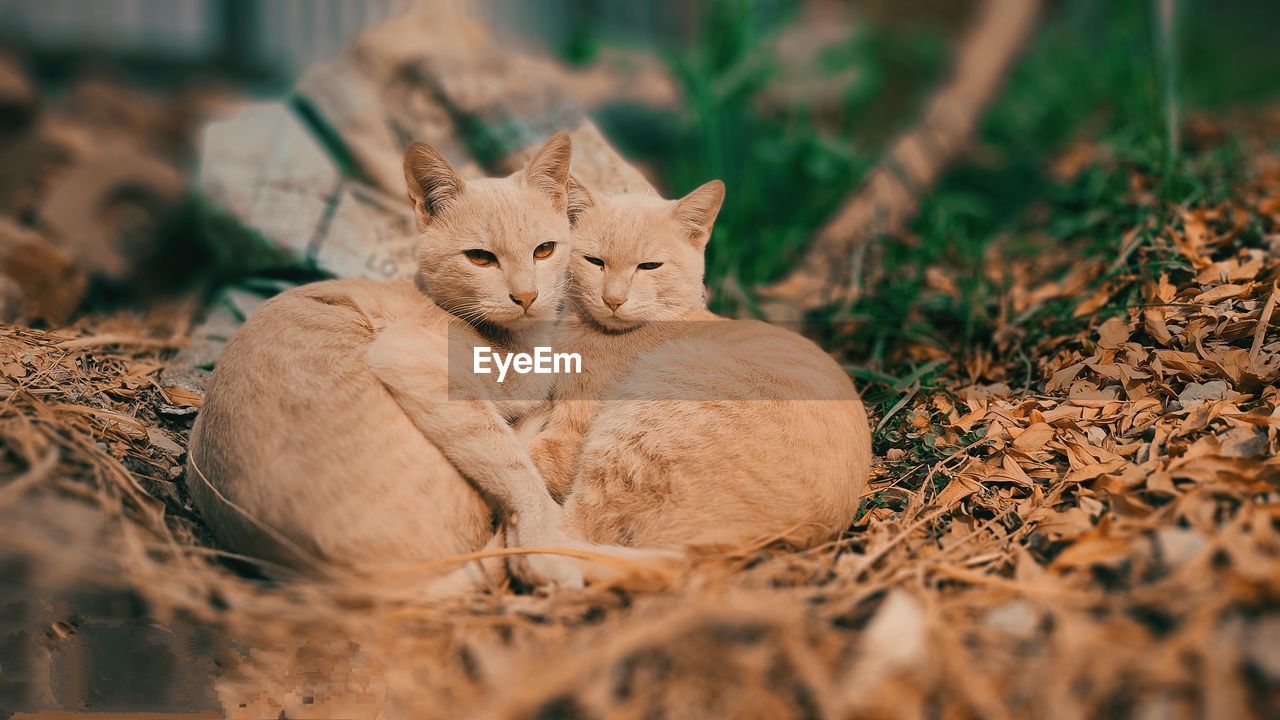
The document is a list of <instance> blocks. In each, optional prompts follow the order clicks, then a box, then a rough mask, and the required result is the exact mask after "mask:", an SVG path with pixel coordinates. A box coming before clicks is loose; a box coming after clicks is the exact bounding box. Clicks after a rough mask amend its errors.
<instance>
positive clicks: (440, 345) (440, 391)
mask: <svg viewBox="0 0 1280 720" xmlns="http://www.w3.org/2000/svg"><path fill="white" fill-rule="evenodd" d="M569 153H570V142H569V138H568V136H567V135H564V134H560V135H557V136H555V137H553V138H551V140H550V141H548V142H547V143H546V144H545V145H544V146H543V147H542V148H541V149H540V150H538V151H537V152H536V153H535V154H534V156H533V157H532V159H531V160H530V161H529V163H528V165H527V167H525V168H524V169H523V170H522V171H519V172H517V173H515V174H513V175H511V176H509V177H506V178H500V179H498V178H487V179H480V180H469V181H466V182H464V181H463V180H462V178H461V177H459V175H458V173H457V172H456V171H455V170H454V169H453V167H451V166H450V164H449V163H448V161H447V160H446V159H445V158H444V157H443V156H441V155H440V154H439V153H438V152H437V151H435V150H434V149H432V148H431V147H429V146H427V145H425V144H422V143H415V144H414V145H412V146H410V148H409V149H408V151H407V152H406V155H405V177H406V182H407V184H408V189H409V198H410V201H411V202H412V204H413V207H414V211H415V214H416V217H417V222H418V227H419V231H420V236H421V237H420V250H419V253H420V257H419V259H420V265H419V272H418V275H417V278H416V282H409V281H406V282H400V283H378V282H372V281H368V280H331V281H324V282H317V283H312V284H309V285H304V286H301V287H298V288H295V289H293V290H289V291H287V292H285V293H282V294H281V295H279V296H277V297H275V298H273V299H272V300H270V301H268V302H267V303H266V304H265V305H263V307H262V308H261V309H260V310H258V311H257V312H256V313H254V314H253V315H252V316H251V317H250V318H249V319H248V320H247V322H246V323H245V324H244V326H243V327H242V328H241V329H240V331H239V332H238V333H237V334H236V335H235V337H233V338H232V339H231V341H230V342H229V343H228V344H227V346H226V349H225V351H224V353H223V354H222V356H221V358H220V360H219V363H218V366H217V368H216V370H215V371H214V373H213V376H212V377H211V379H210V383H209V387H208V392H207V394H206V396H205V403H204V407H203V409H202V411H201V413H200V416H199V418H198V420H197V422H196V424H195V427H194V429H193V431H192V435H191V446H190V453H189V465H188V473H187V482H188V486H189V488H190V491H191V496H192V498H193V499H194V501H195V504H196V505H197V507H198V508H199V510H200V511H201V513H202V515H203V516H204V518H205V519H206V521H207V522H208V524H209V526H210V528H211V529H212V530H213V532H214V534H215V536H216V537H217V539H218V540H219V542H220V543H221V544H222V545H224V546H225V547H227V548H228V549H230V550H233V551H236V552H239V553H243V554H246V555H250V556H253V557H255V558H262V559H265V560H267V561H270V562H272V563H274V564H277V565H282V566H285V567H287V568H290V569H293V570H295V571H301V572H305V573H312V574H320V575H342V574H344V573H345V574H356V575H359V576H363V577H373V576H377V575H379V574H382V573H388V572H392V571H399V570H403V569H405V568H414V567H425V568H430V567H432V566H433V563H438V562H439V561H441V560H442V559H445V558H449V557H452V556H456V555H460V554H464V553H470V552H474V551H478V550H481V549H482V548H485V547H486V546H492V545H493V544H494V542H495V530H496V528H497V525H498V523H499V522H500V521H503V520H507V519H509V520H511V526H510V527H511V528H512V530H511V532H510V533H509V535H508V537H509V538H510V539H511V541H513V542H514V543H515V544H517V545H520V546H539V547H549V546H563V545H567V544H569V542H570V541H569V540H568V538H566V537H565V536H564V535H563V533H562V532H561V531H560V529H559V522H558V518H559V515H560V512H561V510H560V508H559V506H558V505H557V504H556V503H555V501H554V500H553V499H552V497H551V495H550V494H549V493H548V491H547V489H546V485H545V484H544V482H543V480H542V478H541V477H540V476H539V474H538V473H537V471H536V469H535V468H534V466H533V464H532V462H531V460H530V458H529V456H528V454H527V452H526V451H525V449H524V448H523V446H522V445H521V444H520V443H519V441H518V440H517V437H516V435H515V434H514V432H513V431H512V428H511V426H510V424H509V423H510V421H512V420H513V419H515V418H516V417H518V416H519V414H520V413H521V412H522V411H523V409H524V408H526V407H528V403H525V402H517V401H515V400H513V398H517V397H518V398H527V397H531V396H538V395H542V394H545V388H539V387H534V386H532V384H536V383H549V381H550V379H549V378H547V377H545V376H539V375H528V376H520V377H516V378H513V379H512V380H511V381H510V382H508V383H505V384H504V385H502V386H499V387H498V389H497V390H496V391H495V390H494V386H491V385H490V386H486V387H482V388H478V387H468V386H466V381H467V376H466V375H465V374H453V375H452V376H451V375H450V373H448V372H447V356H448V348H449V343H450V334H451V333H463V334H467V333H471V334H474V337H472V338H470V339H471V340H472V341H475V342H483V343H484V344H487V345H490V346H493V347H495V348H497V349H500V350H508V351H521V350H527V349H528V348H530V347H532V346H534V345H536V344H539V343H541V344H546V343H547V339H546V338H545V337H544V336H545V335H546V334H547V333H549V332H551V328H552V326H553V323H552V322H550V321H552V320H553V319H554V318H555V317H556V314H557V312H558V310H559V307H560V300H561V295H562V292H563V287H564V282H563V280H564V275H565V270H566V266H567V264H568V262H569V252H568V249H569V246H570V223H569V217H568V210H569V208H568V198H567V186H568V172H569ZM451 327H452V329H451ZM451 383H452V384H451ZM504 392H505V393H507V394H506V395H504V394H502V393H504ZM451 393H452V395H451ZM459 397H463V398H468V399H459ZM456 567H457V566H453V567H444V568H441V570H442V573H443V571H444V570H453V569H454V568H456ZM468 567H469V568H473V566H468ZM523 567H525V568H526V569H527V571H528V572H529V573H530V574H531V577H530V578H528V579H529V580H530V581H532V582H535V583H537V584H547V585H558V586H572V585H578V584H581V583H582V574H581V571H580V569H579V567H578V566H577V565H575V564H574V563H573V562H571V561H570V560H568V559H566V558H564V557H561V556H557V555H554V554H538V555H533V556H530V557H528V558H527V559H526V561H525V563H524V565H523ZM499 570H500V568H499ZM468 572H477V571H476V570H474V569H471V570H469V571H468ZM449 577H451V578H454V579H455V580H456V579H457V578H456V576H449ZM452 581H453V580H442V581H441V582H444V583H446V584H448V583H449V582H452ZM463 581H464V584H466V583H471V582H474V581H475V578H474V577H467V578H463Z"/></svg>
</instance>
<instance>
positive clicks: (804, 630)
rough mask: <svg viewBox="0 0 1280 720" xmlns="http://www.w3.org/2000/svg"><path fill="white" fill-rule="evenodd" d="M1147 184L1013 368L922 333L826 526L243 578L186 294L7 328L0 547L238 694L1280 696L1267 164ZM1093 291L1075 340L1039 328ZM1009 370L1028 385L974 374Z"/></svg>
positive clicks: (723, 704) (1093, 699)
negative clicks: (1201, 179) (171, 643)
mask: <svg viewBox="0 0 1280 720" xmlns="http://www.w3.org/2000/svg"><path fill="white" fill-rule="evenodd" d="M1132 194H1133V197H1132V198H1131V201H1132V202H1133V203H1134V204H1135V206H1137V207H1144V208H1146V209H1147V211H1148V212H1147V217H1148V218H1149V224H1147V225H1143V226H1142V227H1141V228H1135V232H1134V233H1133V234H1132V236H1131V237H1130V238H1129V240H1128V241H1126V242H1125V243H1123V244H1122V245H1121V247H1120V249H1119V251H1118V254H1117V256H1116V257H1114V258H1111V259H1110V260H1109V261H1108V262H1104V263H1101V264H1099V265H1091V264H1080V263H1078V262H1077V263H1076V264H1077V265H1078V267H1077V269H1076V271H1075V272H1069V273H1067V274H1066V275H1061V274H1059V273H1056V272H1054V267H1055V262H1058V261H1060V260H1063V259H1064V258H1065V259H1066V260H1070V259H1071V258H1070V256H1069V255H1064V254H1058V255H1054V254H1050V255H1048V256H1045V257H1043V258H1040V259H1038V260H1035V261H1032V262H1028V263H1024V264H1023V265H1019V266H1016V267H1013V268H1010V270H1009V271H1010V272H1011V273H1012V274H1014V275H1015V276H1017V277H1018V278H1019V282H1018V283H1017V284H1016V285H1015V287H1014V289H1013V290H1012V291H1011V293H1010V294H1009V296H1008V297H1007V298H1005V299H1004V302H1006V303H1007V306H1008V309H1009V313H1008V317H1009V320H1008V324H1007V327H1005V328H1004V329H1003V330H1002V335H1001V339H1000V342H1002V343H1005V344H1006V345H1009V346H1016V345H1018V344H1019V343H1025V344H1026V347H1025V353H1024V354H1023V356H1024V357H1025V358H1026V360H1025V364H1017V365H1015V366H1012V367H1009V368H1003V369H1001V372H999V373H993V372H992V368H991V367H989V365H990V363H991V362H992V361H991V359H990V358H989V357H984V356H982V355H981V354H978V355H974V354H969V355H966V356H965V357H964V360H963V361H956V357H957V356H959V355H960V353H959V352H958V351H957V350H956V349H952V348H915V349H911V350H910V352H913V353H917V354H918V355H919V357H920V358H921V359H928V358H930V357H934V356H937V357H941V358H943V359H944V360H947V361H948V363H949V364H948V366H947V367H948V370H947V371H946V373H944V375H943V376H942V379H941V380H940V381H939V382H938V383H935V384H933V385H930V386H929V387H928V388H927V389H917V390H911V391H909V392H908V393H907V394H906V395H904V400H903V401H902V402H900V403H897V404H895V408H894V411H893V412H894V418H893V420H894V422H895V423H898V424H899V427H901V428H902V431H901V432H900V433H895V434H892V435H888V436H885V437H887V438H890V439H887V440H885V441H882V442H881V445H880V447H879V448H878V451H879V452H880V454H881V455H882V457H883V458H884V461H883V463H882V465H881V467H880V468H879V470H878V479H877V481H876V484H875V488H874V495H873V496H872V497H871V498H869V502H868V506H867V512H866V513H865V515H864V516H863V518H862V520H861V521H860V523H859V524H858V525H857V526H856V527H854V528H852V529H850V531H849V532H848V533H846V534H845V535H844V536H843V537H842V538H840V539H839V540H838V541H837V542H833V543H831V544H828V545H825V546H823V547H819V548H815V549H812V550H809V551H805V552H798V553H796V552H786V551H783V550H781V549H776V548H770V547H762V548H754V549H749V550H744V551H743V552H741V553H738V554H735V555H722V556H716V557H706V558H700V559H698V560H696V561H694V562H692V564H691V567H690V568H689V570H688V571H687V572H686V573H683V574H681V575H680V576H678V577H675V578H668V579H665V580H664V579H662V578H654V577H648V578H644V579H643V580H644V581H645V582H643V583H638V584H637V585H636V586H627V587H615V588H590V589H586V590H582V591H574V592H563V593H559V594H557V595H554V596H551V597H533V596H527V595H518V594H514V593H512V592H510V591H508V590H503V591H500V592H495V593H493V594H490V595H485V596H479V597H473V598H467V599H460V600H457V601H454V602H449V603H442V604H432V605H424V604H421V603H414V602H410V601H403V600H390V599H388V598H389V597H392V596H394V594H395V593H390V592H385V590H386V588H384V589H383V590H382V591H378V590H376V589H372V588H352V587H335V586H322V585H316V584H304V583H291V584H287V585H280V584H272V583H269V582H265V581H261V580H254V579H250V578H247V577H245V576H243V575H240V574H236V573H235V572H233V571H232V570H231V569H229V566H228V565H227V564H226V563H224V562H222V561H221V560H220V559H219V557H218V555H219V553H217V552H216V551H215V550H214V549H213V548H212V547H211V546H210V545H209V544H208V543H207V541H206V540H207V539H206V538H205V537H204V533H203V530H202V529H201V527H200V525H199V521H198V518H196V517H195V515H194V514H193V513H192V511H191V509H190V506H189V505H188V504H187V502H186V499H185V496H184V493H183V490H182V486H181V482H180V481H179V474H180V472H181V470H180V464H181V463H180V455H181V452H182V445H183V444H184V441H185V434H186V428H187V425H188V424H189V420H190V415H189V414H184V412H185V411H184V410H183V409H182V408H175V407H174V406H172V405H170V402H171V401H176V400H178V398H174V397H172V396H166V395H165V393H164V392H163V391H162V390H161V388H160V387H159V386H158V381H157V378H158V372H159V370H160V369H161V367H162V365H163V363H164V361H165V358H166V357H168V354H169V352H170V351H171V349H172V348H173V347H174V346H176V345H178V344H180V342H181V340H180V338H182V337H183V335H184V334H185V332H186V328H185V326H184V325H183V323H182V322H181V321H180V320H166V317H179V318H180V317H184V316H185V315H184V314H183V313H181V312H172V313H168V314H167V315H166V314H165V313H157V314H154V315H152V316H151V317H150V318H149V320H148V324H147V325H146V326H144V325H143V324H141V323H139V322H137V321H132V320H128V319H108V318H97V317H91V318H88V319H86V320H84V321H83V322H82V323H80V324H79V325H77V326H76V327H74V328H70V329H67V330H59V331H53V332H43V331H36V330H30V329H26V328H21V327H13V326H6V327H4V328H3V329H0V371H2V372H3V377H4V381H3V384H2V385H0V448H2V449H3V454H2V455H0V477H3V478H4V480H3V484H0V513H2V514H3V517H4V524H3V526H0V543H3V547H5V548H7V549H8V550H9V551H10V552H12V553H13V554H14V555H17V556H21V557H26V558H29V559H31V560H32V562H31V565H32V566H33V568H34V569H33V570H32V571H31V573H30V574H29V576H28V578H27V580H26V582H28V583H29V584H30V586H31V587H32V589H33V592H36V591H39V592H43V591H45V590H46V589H48V588H50V587H52V586H56V585H65V584H67V583H74V584H84V583H106V584H110V585H114V586H122V587H127V588H131V589H133V590H134V591H136V592H137V593H138V594H139V595H141V596H142V597H143V598H145V600H146V602H147V606H148V608H149V613H150V614H151V615H152V616H154V617H156V618H159V619H160V620H162V621H168V622H172V623H180V624H183V625H186V626H195V627H197V628H200V632H201V633H202V634H204V635H205V636H208V637H211V638H215V640H214V642H213V644H214V645H216V646H217V647H218V648H219V649H218V656H219V662H220V663H221V664H222V670H221V672H220V679H219V681H218V684H217V692H218V695H219V698H220V700H221V702H222V703H223V706H224V708H225V709H226V711H227V712H228V713H229V714H230V715H232V716H233V717H277V716H279V715H280V713H281V712H282V711H283V712H284V716H286V717H290V718H294V717H366V716H372V715H373V714H374V713H376V712H377V709H378V708H382V710H383V712H384V714H385V716H388V717H457V716H481V717H485V716H496V717H534V716H536V717H598V716H602V715H604V714H605V713H606V712H607V713H608V714H609V715H610V716H616V717H662V716H675V717H687V716H708V717H791V716H802V717H871V716H876V717H879V716H892V717H918V716H925V715H927V716H938V717H977V716H984V717H995V718H1000V717H1027V716H1043V717H1080V716H1095V715H1116V716H1142V717H1149V716H1158V717H1163V716H1175V717H1178V716H1190V715H1202V716H1207V717H1243V716H1248V715H1257V716H1263V715H1268V714H1274V712H1275V708H1276V707H1280V613H1277V609H1278V608H1280V603H1278V602H1277V601H1278V599H1280V494H1278V488H1280V461H1278V460H1277V450H1278V449H1280V446H1278V444H1277V430H1278V429H1280V390H1278V388H1277V382H1276V381H1277V368H1278V364H1280V337H1278V336H1277V333H1276V331H1275V326H1276V324H1277V321H1280V309H1277V308H1276V300H1277V289H1276V288H1277V279H1278V278H1280V249H1277V248H1275V247H1268V246H1267V242H1272V243H1274V242H1275V238H1276V236H1277V233H1280V159H1277V158H1276V157H1274V156H1263V157H1257V158H1255V159H1254V161H1253V162H1252V168H1251V170H1250V180H1249V185H1248V187H1245V188H1241V190H1240V192H1239V193H1238V196H1237V199H1235V200H1233V201H1229V202H1225V203H1222V204H1220V205H1216V206H1212V207H1197V208H1194V209H1187V208H1176V207H1168V206H1165V205H1163V204H1161V203H1160V202H1159V201H1157V200H1155V199H1154V198H1153V197H1152V196H1151V194H1150V193H1149V192H1148V191H1147V190H1146V189H1145V188H1144V185H1143V183H1142V182H1141V181H1140V179H1137V180H1135V182H1134V183H1133V187H1132ZM1150 267H1166V268H1167V270H1165V271H1163V272H1159V271H1158V272H1155V273H1145V272H1139V271H1130V270H1128V269H1127V268H1150ZM943 284H944V285H945V283H943ZM1073 296H1083V297H1084V299H1083V301H1082V302H1080V303H1078V304H1077V305H1076V307H1077V311H1076V313H1077V316H1078V317H1079V318H1080V319H1081V322H1080V323H1078V324H1079V326H1080V327H1082V328H1084V329H1083V330H1082V331H1081V332H1078V333H1073V334H1069V335H1063V336H1058V335H1054V334H1052V333H1047V334H1046V333H1033V332H1032V329H1033V328H1032V327H1031V325H1032V324H1033V323H1034V322H1035V321H1033V320H1030V319H1029V318H1037V317H1042V316H1043V313H1041V314H1039V315H1038V314H1037V312H1036V311H1037V308H1041V307H1043V306H1044V304H1045V303H1050V302H1053V301H1054V300H1055V298H1059V299H1060V298H1062V297H1073ZM1131 297H1137V298H1140V299H1141V300H1140V302H1136V303H1130V302H1128V301H1125V300H1123V298H1131ZM1046 322H1047V321H1046ZM1046 327H1047V326H1046ZM1028 338H1036V339H1028ZM993 376H1004V377H1008V378H1017V379H1018V381H1012V382H1010V383H1009V384H1003V383H994V384H992V383H987V384H973V382H972V381H971V380H970V379H969V378H984V377H986V378H990V377H993ZM1010 385H1013V387H1010ZM926 436H927V439H926ZM926 446H927V450H928V452H923V451H922V448H925V447H926ZM922 458H923V459H922ZM84 508H90V509H91V511H86V510H84ZM646 585H647V586H646ZM391 589H394V588H391Z"/></svg>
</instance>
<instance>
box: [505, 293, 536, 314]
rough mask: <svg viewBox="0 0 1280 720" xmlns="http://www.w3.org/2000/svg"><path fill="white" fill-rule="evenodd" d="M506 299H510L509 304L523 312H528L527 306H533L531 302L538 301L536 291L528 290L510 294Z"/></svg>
mask: <svg viewBox="0 0 1280 720" xmlns="http://www.w3.org/2000/svg"><path fill="white" fill-rule="evenodd" d="M507 297H509V298H511V302H513V303H515V304H517V305H519V306H520V307H522V308H524V309H525V310H528V309H529V306H530V305H533V301H534V300H537V299H538V291H537V290H529V291H526V292H521V293H511V294H510V295H508V296H507Z"/></svg>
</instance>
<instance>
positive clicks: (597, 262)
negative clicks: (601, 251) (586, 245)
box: [582, 255, 604, 267]
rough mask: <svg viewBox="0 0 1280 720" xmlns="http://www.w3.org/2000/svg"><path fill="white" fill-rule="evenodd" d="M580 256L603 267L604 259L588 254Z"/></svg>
mask: <svg viewBox="0 0 1280 720" xmlns="http://www.w3.org/2000/svg"><path fill="white" fill-rule="evenodd" d="M582 257H583V258H584V259H586V261H587V262H589V263H591V264H592V265H599V266H600V267H604V261H603V260H601V259H600V258H598V257H591V256H590V255H583V256H582Z"/></svg>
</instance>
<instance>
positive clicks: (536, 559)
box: [506, 518, 586, 590]
mask: <svg viewBox="0 0 1280 720" xmlns="http://www.w3.org/2000/svg"><path fill="white" fill-rule="evenodd" d="M513 519H514V518H513ZM506 541H507V547H511V548H517V547H526V548H570V547H573V545H574V542H573V541H572V540H570V539H569V538H568V537H566V536H565V535H563V534H562V533H559V532H555V531H551V530H547V529H545V528H544V529H543V530H542V531H541V532H539V531H536V530H534V529H533V528H525V529H524V531H523V532H522V531H521V530H519V529H517V528H516V527H514V526H513V525H508V526H507V529H506ZM508 564H509V566H510V567H509V569H510V572H511V575H512V576H514V577H515V578H517V579H519V580H520V581H521V582H523V583H525V584H526V585H530V586H532V587H535V588H538V589H542V588H546V589H549V590H565V589H570V588H580V587H582V586H583V585H585V584H586V578H585V577H584V575H583V573H582V570H581V568H579V566H578V563H577V562H575V561H574V560H573V559H572V558H569V557H566V556H564V555H553V554H550V553H531V554H528V555H512V556H511V557H510V559H509V561H508Z"/></svg>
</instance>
